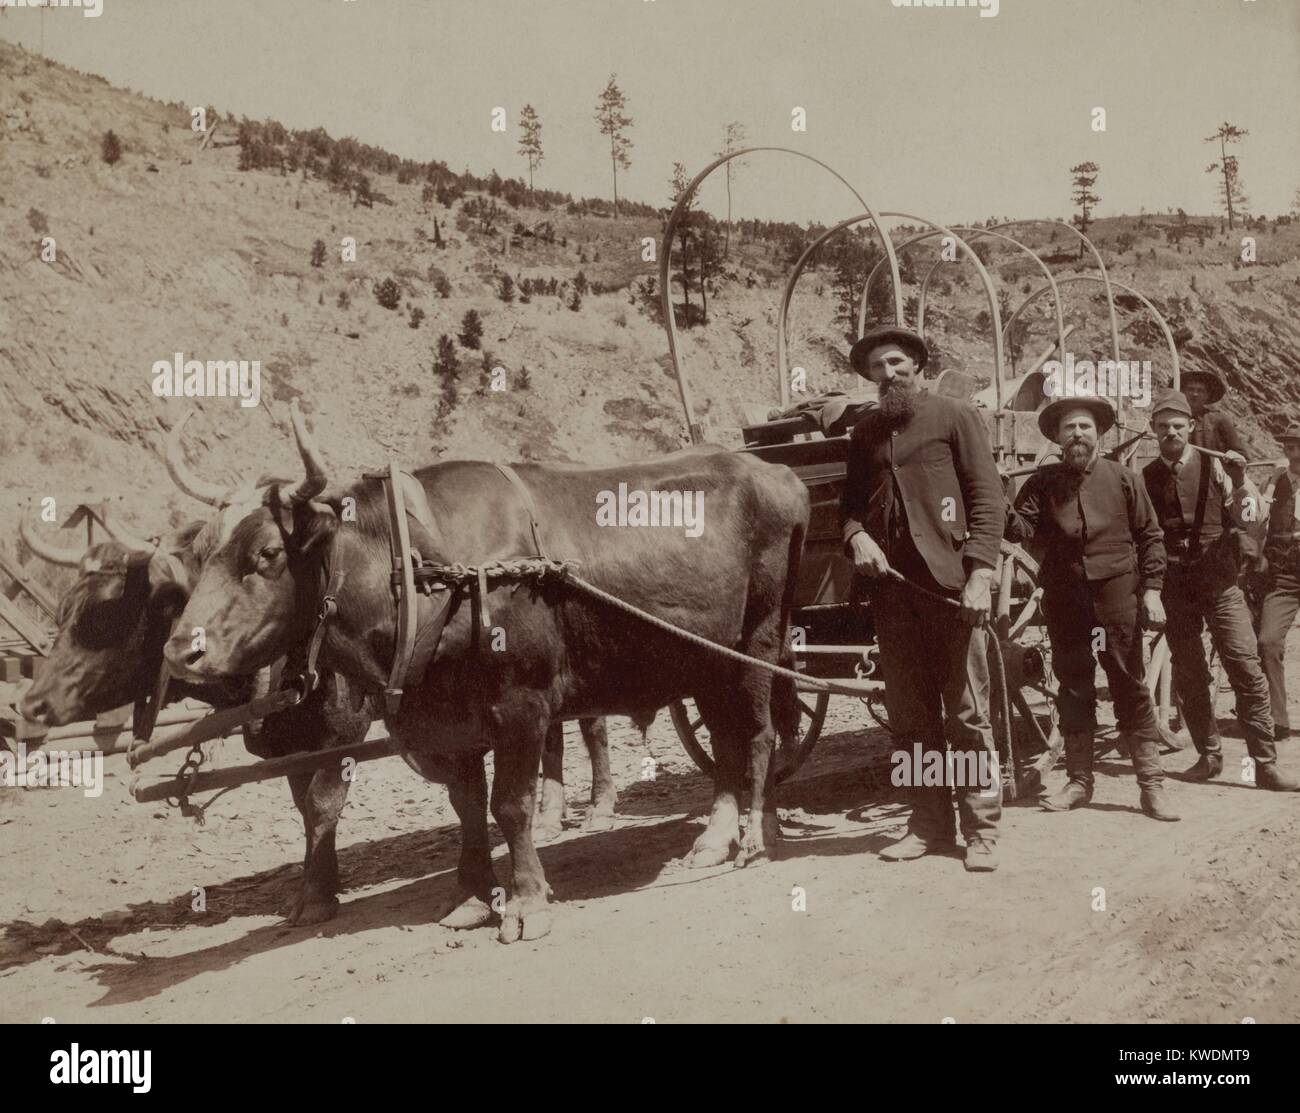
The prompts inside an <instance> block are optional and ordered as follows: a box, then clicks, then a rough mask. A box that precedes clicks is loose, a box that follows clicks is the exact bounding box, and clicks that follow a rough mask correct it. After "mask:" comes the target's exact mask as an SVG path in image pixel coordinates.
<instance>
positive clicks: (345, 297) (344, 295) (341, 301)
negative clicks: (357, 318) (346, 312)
mask: <svg viewBox="0 0 1300 1113" xmlns="http://www.w3.org/2000/svg"><path fill="white" fill-rule="evenodd" d="M335 304H336V305H337V306H338V307H339V308H340V309H347V308H348V307H349V306H350V305H351V304H352V295H351V294H349V293H348V292H347V291H346V290H340V291H339V296H338V300H337V301H336V302H335Z"/></svg>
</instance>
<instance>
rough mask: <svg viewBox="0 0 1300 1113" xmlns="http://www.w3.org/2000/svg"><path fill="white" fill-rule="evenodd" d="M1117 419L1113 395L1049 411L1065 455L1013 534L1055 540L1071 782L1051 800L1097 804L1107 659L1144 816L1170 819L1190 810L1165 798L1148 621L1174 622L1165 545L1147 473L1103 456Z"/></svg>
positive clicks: (1021, 511)
mask: <svg viewBox="0 0 1300 1113" xmlns="http://www.w3.org/2000/svg"><path fill="white" fill-rule="evenodd" d="M1114 424H1115V408H1114V406H1112V405H1111V403H1110V401H1109V400H1108V399H1106V398H1101V397H1096V396H1092V395H1074V396H1069V397H1063V398H1058V399H1056V400H1055V401H1053V402H1051V403H1050V404H1049V405H1048V406H1046V407H1045V408H1044V409H1043V410H1042V411H1041V412H1040V413H1039V415H1038V427H1039V429H1041V430H1042V432H1043V435H1044V436H1046V437H1048V438H1050V439H1051V440H1054V441H1056V443H1057V444H1059V445H1060V446H1061V460H1060V462H1059V463H1052V464H1044V465H1043V466H1042V467H1040V468H1039V469H1038V470H1037V471H1036V472H1035V473H1034V474H1033V475H1032V476H1030V477H1029V479H1028V480H1027V481H1026V483H1025V485H1024V487H1022V488H1021V490H1020V494H1019V495H1018V496H1017V498H1016V501H1015V505H1014V506H1013V507H1012V508H1011V509H1010V511H1009V512H1008V515H1007V535H1008V536H1009V537H1011V538H1012V539H1013V540H1017V541H1036V542H1038V543H1039V544H1041V545H1042V546H1043V547H1044V554H1043V559H1042V562H1041V564H1040V566H1039V578H1038V584H1039V587H1041V588H1042V590H1043V614H1044V617H1045V618H1046V620H1047V634H1048V637H1049V638H1050V639H1051V643H1052V668H1053V671H1055V673H1056V678H1057V681H1058V683H1059V690H1058V693H1057V701H1056V702H1057V709H1058V710H1059V711H1060V716H1061V730H1062V731H1063V732H1064V734H1065V769H1066V774H1067V776H1068V778H1069V779H1068V781H1067V782H1066V784H1065V787H1064V788H1062V789H1061V790H1060V791H1059V792H1056V793H1055V794H1053V795H1051V796H1049V797H1046V798H1044V800H1043V801H1042V804H1043V807H1044V808H1046V809H1047V810H1048V811H1068V810H1070V809H1071V808H1078V807H1082V806H1083V805H1084V804H1086V803H1088V801H1089V800H1091V799H1092V788H1093V775H1092V759H1093V738H1094V735H1095V734H1096V730H1097V688H1096V676H1097V659H1098V658H1100V660H1101V667H1102V669H1103V670H1104V671H1105V673H1106V679H1107V681H1108V682H1109V685H1110V698H1111V700H1112V701H1113V703H1114V705H1115V718H1116V720H1117V722H1118V724H1119V729H1120V731H1121V732H1122V733H1123V734H1124V735H1125V736H1126V737H1127V739H1128V743H1129V752H1130V754H1131V755H1132V758H1133V770H1134V772H1135V773H1136V774H1137V782H1138V788H1139V790H1140V792H1139V797H1140V800H1141V806H1142V811H1143V812H1144V813H1145V814H1147V815H1148V816H1150V817H1151V818H1152V819H1160V820H1167V821H1171V820H1176V819H1178V818H1179V816H1178V815H1177V814H1176V813H1175V812H1174V811H1173V810H1172V808H1171V807H1170V805H1169V803H1168V802H1167V800H1166V799H1165V796H1164V772H1163V770H1162V769H1161V767H1160V748H1159V746H1160V732H1159V729H1158V728H1157V726H1156V716H1155V707H1154V706H1153V704H1152V702H1151V694H1150V693H1149V692H1148V691H1147V687H1146V679H1145V668H1144V665H1143V660H1142V649H1143V647H1142V628H1143V626H1146V627H1148V628H1150V629H1158V628H1159V627H1160V626H1161V625H1162V624H1163V622H1164V608H1163V606H1162V605H1161V601H1160V588H1161V585H1162V582H1163V578H1164V572H1165V549H1164V543H1163V542H1162V540H1161V537H1160V526H1159V524H1158V523H1157V521H1156V517H1155V513H1154V512H1153V511H1152V509H1151V501H1150V499H1148V498H1147V494H1146V491H1145V490H1144V489H1143V487H1142V484H1141V482H1140V481H1139V480H1138V478H1137V476H1136V475H1134V473H1133V472H1131V471H1130V470H1129V469H1128V468H1126V467H1123V466H1122V465H1120V464H1117V463H1115V462H1114V461H1112V460H1107V459H1105V458H1104V457H1102V456H1101V455H1100V454H1099V453H1098V451H1097V446H1098V444H1099V442H1100V440H1101V438H1102V437H1103V436H1104V435H1105V434H1106V432H1107V431H1108V430H1110V429H1111V428H1112V427H1113V426H1114Z"/></svg>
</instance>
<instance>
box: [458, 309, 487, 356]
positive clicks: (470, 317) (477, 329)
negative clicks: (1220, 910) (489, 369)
mask: <svg viewBox="0 0 1300 1113" xmlns="http://www.w3.org/2000/svg"><path fill="white" fill-rule="evenodd" d="M457 339H458V340H459V341H460V342H461V344H463V345H464V346H465V347H466V348H469V349H471V350H476V349H477V348H478V346H479V342H480V341H481V340H482V339H483V322H482V320H480V318H479V315H478V312H477V311H476V310H473V309H467V310H465V316H463V317H462V318H461V319H460V333H459V334H458V335H457Z"/></svg>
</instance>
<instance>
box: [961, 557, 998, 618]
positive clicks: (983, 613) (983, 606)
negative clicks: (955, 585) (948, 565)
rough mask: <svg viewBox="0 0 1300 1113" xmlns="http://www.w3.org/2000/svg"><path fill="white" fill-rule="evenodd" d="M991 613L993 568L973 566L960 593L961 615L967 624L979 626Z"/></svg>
mask: <svg viewBox="0 0 1300 1113" xmlns="http://www.w3.org/2000/svg"><path fill="white" fill-rule="evenodd" d="M992 613H993V569H992V568H973V569H971V574H970V575H969V576H967V577H966V586H965V587H964V588H963V589H962V593H961V617H962V621H963V622H965V623H966V625H967V626H980V625H982V624H983V623H985V622H987V621H988V617H989V615H990V614H992Z"/></svg>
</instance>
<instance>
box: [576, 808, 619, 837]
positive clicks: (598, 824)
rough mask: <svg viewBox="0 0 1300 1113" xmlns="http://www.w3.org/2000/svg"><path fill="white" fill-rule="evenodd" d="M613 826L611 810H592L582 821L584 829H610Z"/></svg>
mask: <svg viewBox="0 0 1300 1113" xmlns="http://www.w3.org/2000/svg"><path fill="white" fill-rule="evenodd" d="M614 827H615V818H614V813H613V812H592V813H591V815H589V816H587V818H586V819H584V820H583V821H582V829H583V830H584V831H589V832H594V831H612V830H613V829H614Z"/></svg>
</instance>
